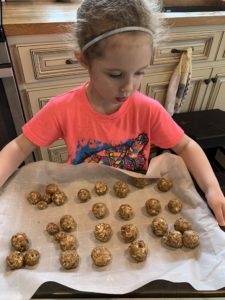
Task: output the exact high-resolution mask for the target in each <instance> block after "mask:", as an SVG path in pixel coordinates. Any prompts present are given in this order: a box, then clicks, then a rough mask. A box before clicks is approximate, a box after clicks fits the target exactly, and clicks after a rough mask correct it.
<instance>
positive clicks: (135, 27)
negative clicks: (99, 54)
mask: <svg viewBox="0 0 225 300" xmlns="http://www.w3.org/2000/svg"><path fill="white" fill-rule="evenodd" d="M127 31H142V32H147V33H148V34H150V35H152V33H153V32H152V31H151V30H150V29H147V28H144V27H138V26H129V27H122V28H117V29H113V30H111V31H108V32H105V33H103V34H101V35H99V36H97V37H96V38H94V39H93V40H91V41H90V42H88V43H87V44H86V45H84V47H83V48H82V52H84V51H86V50H87V49H88V48H89V47H91V46H92V45H94V44H95V43H97V42H99V41H101V40H103V39H105V38H107V37H109V36H111V35H114V34H117V33H121V32H127Z"/></svg>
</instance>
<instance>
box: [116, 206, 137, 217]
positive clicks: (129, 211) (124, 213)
mask: <svg viewBox="0 0 225 300" xmlns="http://www.w3.org/2000/svg"><path fill="white" fill-rule="evenodd" d="M118 213H119V216H120V217H121V218H122V219H123V220H130V219H132V218H133V216H134V210H133V208H132V207H131V206H130V205H129V204H121V205H120V207H119V209H118Z"/></svg>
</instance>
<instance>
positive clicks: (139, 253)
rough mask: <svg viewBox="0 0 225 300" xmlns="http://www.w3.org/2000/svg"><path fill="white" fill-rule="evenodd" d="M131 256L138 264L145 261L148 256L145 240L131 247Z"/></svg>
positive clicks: (136, 242) (134, 243)
mask: <svg viewBox="0 0 225 300" xmlns="http://www.w3.org/2000/svg"><path fill="white" fill-rule="evenodd" d="M129 250H130V256H131V257H132V258H133V259H134V260H136V261H137V262H141V261H144V260H145V259H146V257H147V254H148V247H147V244H146V243H145V242H144V241H143V240H137V241H134V242H132V243H131V244H130V246H129Z"/></svg>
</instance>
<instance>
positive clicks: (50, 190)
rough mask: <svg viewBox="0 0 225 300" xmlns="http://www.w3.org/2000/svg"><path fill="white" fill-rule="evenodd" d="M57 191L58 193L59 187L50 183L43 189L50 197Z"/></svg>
mask: <svg viewBox="0 0 225 300" xmlns="http://www.w3.org/2000/svg"><path fill="white" fill-rule="evenodd" d="M57 191H59V187H58V185H57V184H55V183H50V184H48V185H47V186H46V188H45V192H46V193H47V194H50V195H53V194H55V193H56V192H57Z"/></svg>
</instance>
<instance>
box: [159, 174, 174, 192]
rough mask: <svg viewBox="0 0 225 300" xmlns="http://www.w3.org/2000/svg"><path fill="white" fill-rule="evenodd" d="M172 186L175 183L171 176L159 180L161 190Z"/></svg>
mask: <svg viewBox="0 0 225 300" xmlns="http://www.w3.org/2000/svg"><path fill="white" fill-rule="evenodd" d="M172 186H173V183H172V181H171V180H170V179H169V178H165V177H162V178H160V179H159V180H158V181H157V187H158V189H159V190H160V191H161V192H167V191H169V190H170V189H171V188H172Z"/></svg>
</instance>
